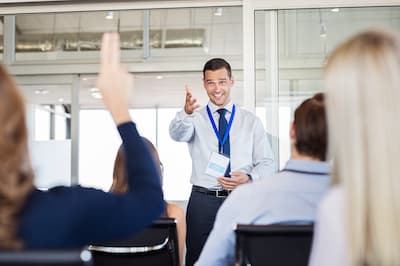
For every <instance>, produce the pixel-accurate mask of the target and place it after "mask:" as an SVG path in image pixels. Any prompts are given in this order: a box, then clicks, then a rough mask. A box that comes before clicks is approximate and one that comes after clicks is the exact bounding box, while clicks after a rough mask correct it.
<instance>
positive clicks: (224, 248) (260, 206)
mask: <svg viewBox="0 0 400 266" xmlns="http://www.w3.org/2000/svg"><path fill="white" fill-rule="evenodd" d="M329 173H330V165H329V163H327V162H316V161H303V160H289V161H288V162H287V164H286V167H285V168H284V170H283V171H281V172H279V173H278V174H276V175H274V176H271V177H269V178H266V179H263V180H260V181H258V182H254V183H251V184H247V185H242V186H239V187H238V188H237V189H235V190H234V191H233V192H232V194H231V195H230V196H229V197H228V198H227V199H226V200H225V202H224V203H223V204H222V206H221V208H220V210H219V211H218V214H217V217H216V220H215V223H214V228H213V230H212V231H211V234H210V236H209V237H208V239H207V242H206V244H205V246H204V248H203V251H202V253H201V255H200V258H199V260H198V261H197V263H196V265H197V266H201V265H207V266H208V265H213V266H216V265H233V263H234V256H235V232H234V229H235V227H236V224H238V223H240V224H272V223H279V222H291V221H293V222H302V221H304V222H309V221H314V219H315V216H316V210H317V206H318V203H319V201H320V199H321V198H322V196H323V193H324V192H325V191H326V190H327V188H328V185H329V176H328V175H329ZM266 252H268V251H266Z"/></svg>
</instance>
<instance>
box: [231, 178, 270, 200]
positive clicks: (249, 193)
mask: <svg viewBox="0 0 400 266" xmlns="http://www.w3.org/2000/svg"><path fill="white" fill-rule="evenodd" d="M268 183H269V181H265V180H257V181H254V182H251V183H246V184H242V185H240V186H238V187H237V188H235V189H234V190H233V191H232V193H231V195H229V197H232V198H237V199H238V200H243V199H252V198H254V197H253V196H254V195H255V194H257V195H259V194H260V193H262V194H263V193H264V192H265V191H266V189H267V188H268V186H269V185H268ZM259 192H260V193H259Z"/></svg>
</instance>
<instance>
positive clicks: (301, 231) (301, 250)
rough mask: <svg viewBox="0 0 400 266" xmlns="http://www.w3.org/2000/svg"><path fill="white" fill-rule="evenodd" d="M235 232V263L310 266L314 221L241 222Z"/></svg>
mask: <svg viewBox="0 0 400 266" xmlns="http://www.w3.org/2000/svg"><path fill="white" fill-rule="evenodd" d="M235 232H236V257H235V260H236V264H235V265H247V266H248V265H253V266H257V265H262V266H268V265H273V266H288V265H295V266H303V265H305V266H306V265H308V259H309V256H310V251H311V243H312V237H313V225H311V224H310V225H283V224H278V225H243V224H239V225H237V227H236V230H235Z"/></svg>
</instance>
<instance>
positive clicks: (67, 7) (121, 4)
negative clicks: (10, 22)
mask: <svg viewBox="0 0 400 266" xmlns="http://www.w3.org/2000/svg"><path fill="white" fill-rule="evenodd" d="M241 5H242V0H219V1H215V0H213V1H212V0H202V1H197V0H175V1H168V0H165V1H87V2H82V1H61V0H59V1H34V0H30V1H17V0H15V1H6V2H3V1H2V4H0V15H8V14H13V15H14V14H32V13H54V12H63V13H64V12H79V11H101V10H134V9H165V8H188V7H214V6H218V7H221V6H241Z"/></svg>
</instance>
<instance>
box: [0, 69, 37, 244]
mask: <svg viewBox="0 0 400 266" xmlns="http://www.w3.org/2000/svg"><path fill="white" fill-rule="evenodd" d="M32 189H33V171H32V167H31V164H30V160H29V156H28V132H27V128H26V119H25V105H24V101H23V98H22V96H21V94H20V92H19V91H18V88H17V86H16V84H15V82H14V80H13V79H12V77H11V76H10V75H9V74H8V73H7V71H6V70H5V69H4V67H3V66H0V249H20V248H22V247H23V243H22V241H21V240H20V239H18V236H17V234H18V214H19V212H20V210H21V208H22V206H23V204H24V202H25V199H26V197H27V195H28V194H29V192H30V191H31V190H32Z"/></svg>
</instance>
